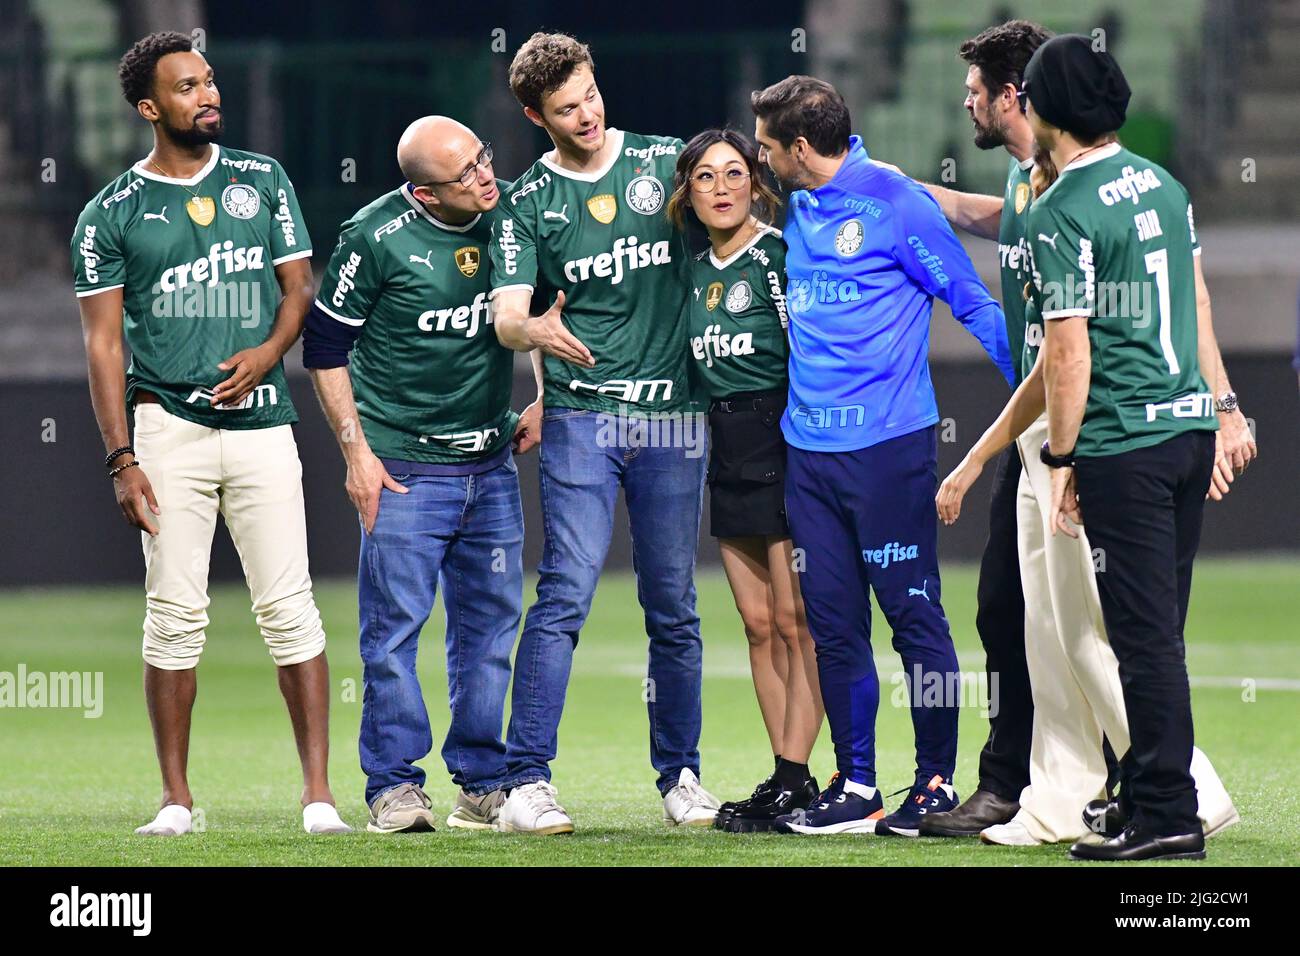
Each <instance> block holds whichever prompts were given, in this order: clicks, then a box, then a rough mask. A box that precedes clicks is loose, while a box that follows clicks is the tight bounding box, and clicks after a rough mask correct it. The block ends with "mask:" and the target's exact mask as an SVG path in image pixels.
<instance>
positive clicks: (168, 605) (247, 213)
mask: <svg viewBox="0 0 1300 956" xmlns="http://www.w3.org/2000/svg"><path fill="white" fill-rule="evenodd" d="M119 76H120V79H121V82H122V93H123V95H124V96H125V97H126V100H127V102H128V103H130V104H131V106H132V107H133V108H134V109H135V110H136V112H137V113H139V115H140V116H141V117H142V118H144V119H146V120H148V121H149V122H150V123H151V124H152V125H153V132H154V148H153V151H152V152H151V153H150V154H149V156H147V157H146V158H145V159H142V160H140V161H139V162H138V163H136V164H135V165H134V166H132V167H131V168H130V169H129V170H127V171H126V172H125V173H123V174H122V175H121V176H119V177H117V178H116V179H115V180H113V182H111V183H110V184H109V185H108V186H106V187H105V188H104V189H103V190H101V191H100V193H99V194H98V195H97V196H95V198H94V199H92V200H91V201H90V202H89V203H87V205H86V208H85V210H84V211H83V212H82V214H81V217H80V219H79V220H78V222H77V229H76V233H75V234H74V235H73V239H72V266H73V272H74V275H75V280H76V282H75V285H76V292H77V298H78V303H79V305H80V307H81V318H82V324H83V326H84V328H85V341H86V355H87V364H88V366H89V371H90V392H91V399H92V401H93V403H94V407H95V417H96V420H97V421H98V423H99V429H100V432H101V434H102V436H103V440H104V448H105V450H106V451H107V453H108V454H107V457H106V458H105V466H106V467H107V468H108V469H109V476H110V477H111V478H112V480H113V483H114V486H115V489H116V492H117V501H118V505H119V506H120V507H121V509H122V514H123V516H124V517H125V518H126V520H127V522H128V523H130V524H131V525H133V526H134V527H137V528H139V529H140V531H141V540H142V542H143V545H144V559H145V587H146V591H147V602H146V612H145V620H144V659H145V666H144V687H145V699H146V702H147V704H148V707H149V719H150V721H151V723H152V724H153V731H154V742H155V745H156V748H157V753H158V762H159V764H160V765H161V769H162V778H163V795H162V808H161V809H160V810H159V812H158V815H157V817H156V818H155V819H154V821H153V822H152V823H149V824H147V825H145V826H143V827H140V828H139V829H138V830H136V832H137V833H139V834H143V835H158V836H175V835H178V834H182V833H187V832H189V831H190V829H191V826H192V822H191V809H192V807H193V798H192V795H191V793H190V788H189V783H188V780H187V777H186V764H187V758H188V754H189V738H190V713H191V710H192V709H193V705H194V697H195V692H196V681H195V667H196V666H197V664H198V662H199V655H200V653H201V652H202V650H203V644H204V629H205V628H206V626H207V623H208V616H207V610H206V609H207V606H208V594H207V584H208V559H209V554H210V551H211V547H212V535H213V531H214V529H215V527H216V521H217V514H218V512H220V514H221V515H222V516H223V517H224V518H225V521H226V526H227V527H228V528H229V529H230V535H231V538H232V539H233V541H234V543H235V547H236V548H237V549H238V550H239V556H240V560H241V562H242V564H243V566H244V573H245V576H246V577H247V579H248V587H249V591H250V592H251V595H252V599H253V611H254V613H255V614H256V615H257V623H258V627H259V628H260V629H261V632H262V637H263V639H264V640H265V641H266V644H267V646H268V648H269V650H270V652H271V657H272V659H273V660H274V661H275V663H276V664H277V666H278V668H279V681H280V689H281V691H282V693H283V694H284V699H285V703H286V704H287V705H288V708H289V715H290V717H291V719H292V722H293V730H294V735H295V737H296V738H297V742H298V752H299V756H300V758H301V760H302V769H303V778H304V785H303V792H302V802H303V805H304V809H303V826H304V828H305V829H306V830H307V831H308V832H309V833H338V832H344V831H346V830H348V829H350V828H349V827H348V826H347V825H346V824H344V823H343V821H342V820H340V819H339V816H338V813H337V811H336V810H335V808H334V798H333V796H332V795H331V793H330V789H329V783H328V780H327V776H326V770H327V766H328V762H329V760H328V758H329V667H328V664H327V663H326V660H325V632H324V630H323V629H322V627H321V620H320V614H319V612H318V611H317V609H316V604H315V602H314V600H313V598H312V590H311V578H310V576H309V575H308V572H307V529H306V521H305V518H304V513H303V495H302V465H301V464H300V463H299V460H298V449H297V446H296V445H295V443H294V439H293V431H292V429H291V428H290V425H291V423H293V422H296V421H297V420H298V417H297V414H296V412H295V411H294V408H293V402H292V400H291V399H290V397H289V389H288V386H287V385H286V383H285V378H284V369H283V367H282V365H281V358H282V356H283V355H284V353H285V351H286V350H287V349H288V348H289V347H290V346H291V345H292V344H293V343H294V341H295V340H296V339H297V338H298V334H299V333H300V332H301V331H302V325H303V318H304V316H305V315H306V314H307V309H308V307H309V306H310V305H311V293H312V275H311V261H310V256H311V239H310V237H309V236H308V235H307V227H306V225H305V224H304V223H303V221H302V213H301V211H300V210H299V208H298V200H297V198H296V196H295V195H294V190H293V184H292V183H291V182H289V178H288V177H287V176H286V175H285V174H284V170H283V169H281V168H280V164H279V163H277V162H276V161H275V160H274V159H271V158H270V157H269V156H262V155H259V154H257V153H250V152H245V151H242V150H233V149H228V148H227V149H223V148H222V147H220V146H218V145H217V140H218V139H219V138H220V135H221V128H222V112H221V97H220V94H219V93H218V92H217V87H216V82H215V81H214V79H213V72H212V68H211V67H210V66H209V65H208V63H207V61H206V60H205V59H204V58H203V56H202V55H201V54H200V53H198V52H197V51H195V50H194V49H193V48H192V45H191V41H190V38H189V37H188V36H185V35H183V34H180V33H154V34H151V35H149V36H147V37H145V38H144V39H142V40H140V41H139V42H138V43H136V44H135V46H133V47H132V48H131V50H130V51H129V52H128V53H127V54H126V55H125V56H124V57H123V58H122V62H121V66H120V68H119ZM281 294H283V298H281ZM272 316H274V321H273V322H272V321H270V320H271V317H272ZM124 332H125V337H126V342H127V345H128V346H129V347H130V350H131V367H130V368H129V369H128V370H127V373H126V375H125V376H123V374H122V338H123V333H124ZM128 406H130V407H132V408H133V409H134V413H135V446H134V448H133V447H132V445H131V444H130V443H129V442H128V440H127V422H126V411H127V408H128ZM137 451H138V452H139V457H138V458H137V457H136V452H137Z"/></svg>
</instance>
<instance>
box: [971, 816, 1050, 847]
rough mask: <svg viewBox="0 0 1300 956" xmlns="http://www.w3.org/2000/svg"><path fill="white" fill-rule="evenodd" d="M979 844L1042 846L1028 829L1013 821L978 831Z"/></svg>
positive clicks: (1041, 842) (1017, 821)
mask: <svg viewBox="0 0 1300 956" xmlns="http://www.w3.org/2000/svg"><path fill="white" fill-rule="evenodd" d="M980 842H981V843H992V844H995V845H996V846H1042V844H1043V841H1042V840H1037V839H1035V838H1034V836H1033V835H1032V834H1031V833H1030V832H1029V828H1028V827H1026V826H1025V825H1024V824H1023V823H1021V822H1020V821H1019V820H1014V819H1013V820H1008V821H1007V822H1006V823H997V824H994V825H993V826H991V827H985V828H984V829H983V830H981V831H980Z"/></svg>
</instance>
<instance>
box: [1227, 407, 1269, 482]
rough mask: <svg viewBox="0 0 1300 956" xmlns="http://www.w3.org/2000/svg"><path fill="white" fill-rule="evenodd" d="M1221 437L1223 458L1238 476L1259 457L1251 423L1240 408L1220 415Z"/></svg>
mask: <svg viewBox="0 0 1300 956" xmlns="http://www.w3.org/2000/svg"><path fill="white" fill-rule="evenodd" d="M1219 435H1220V436H1221V437H1222V439H1223V457H1224V458H1226V459H1228V464H1230V465H1231V466H1232V470H1233V471H1235V472H1236V473H1237V474H1239V475H1240V474H1241V473H1242V472H1243V471H1245V470H1246V466H1247V465H1249V464H1250V463H1251V461H1252V460H1253V459H1254V458H1256V457H1257V456H1258V455H1259V448H1258V446H1256V444H1255V436H1254V435H1252V434H1251V433H1250V423H1249V422H1247V421H1246V416H1245V415H1243V414H1242V413H1241V409H1240V408H1234V409H1233V410H1232V411H1230V412H1224V413H1222V414H1220V415H1219Z"/></svg>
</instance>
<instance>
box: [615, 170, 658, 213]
mask: <svg viewBox="0 0 1300 956" xmlns="http://www.w3.org/2000/svg"><path fill="white" fill-rule="evenodd" d="M623 198H624V199H626V200H627V204H628V205H629V206H631V207H632V211H633V212H639V213H640V214H641V215H643V216H653V215H654V214H655V213H657V212H658V211H659V207H661V206H662V205H663V204H664V187H663V183H661V182H659V180H657V179H655V178H654V177H653V176H638V177H637V178H636V179H634V180H632V181H631V182H630V183H628V184H627V191H626V192H625V193H624V194H623Z"/></svg>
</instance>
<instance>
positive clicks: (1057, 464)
mask: <svg viewBox="0 0 1300 956" xmlns="http://www.w3.org/2000/svg"><path fill="white" fill-rule="evenodd" d="M1051 444H1052V443H1051V442H1046V441H1045V442H1043V447H1042V448H1041V449H1039V452H1038V460H1039V461H1041V462H1042V463H1043V464H1044V465H1046V466H1047V467H1048V468H1073V467H1074V450H1073V449H1071V450H1070V451H1068V452H1066V453H1065V454H1064V455H1053V454H1052V448H1051Z"/></svg>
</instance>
